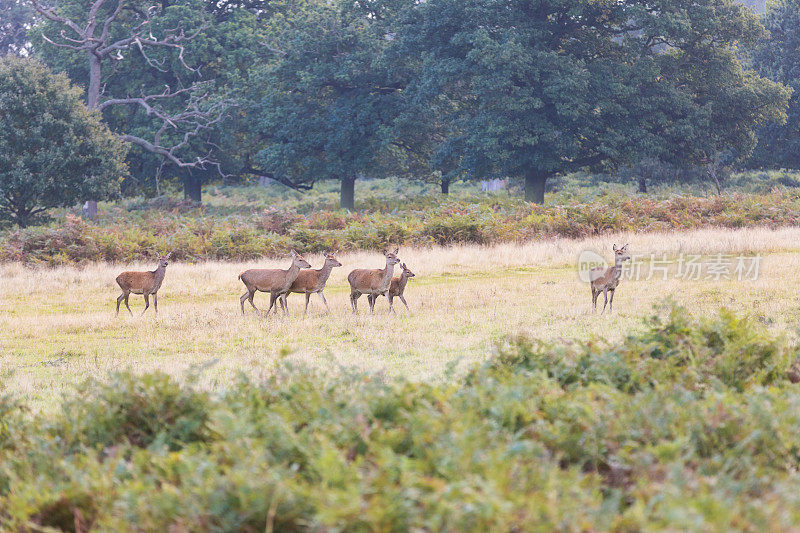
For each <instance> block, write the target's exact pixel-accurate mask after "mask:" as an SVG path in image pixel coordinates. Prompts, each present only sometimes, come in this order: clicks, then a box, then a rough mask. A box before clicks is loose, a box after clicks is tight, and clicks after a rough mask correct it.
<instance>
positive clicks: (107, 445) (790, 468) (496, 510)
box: [0, 308, 800, 531]
mask: <svg viewBox="0 0 800 533" xmlns="http://www.w3.org/2000/svg"><path fill="white" fill-rule="evenodd" d="M796 352H797V346H796V345H795V344H794V343H790V342H789V341H787V340H786V339H783V338H776V337H773V336H771V335H770V334H769V333H768V332H767V331H766V330H765V329H764V328H763V327H761V326H759V325H758V324H757V323H756V322H753V321H751V320H749V319H747V318H742V317H737V316H735V315H733V314H732V313H730V312H728V311H723V312H722V313H720V315H719V316H718V317H715V318H712V319H707V318H697V317H694V316H692V315H690V314H689V313H687V312H686V311H685V310H683V309H680V308H668V309H666V310H665V311H663V312H661V313H658V314H657V315H656V316H655V317H654V318H652V319H650V320H648V321H647V322H646V324H645V327H644V329H643V330H642V331H641V332H639V333H635V334H631V335H629V336H628V337H626V338H625V339H624V340H622V341H620V342H618V343H613V344H610V343H608V342H605V341H603V340H601V339H596V340H594V341H592V342H590V343H588V344H583V345H577V344H574V343H569V342H560V343H540V342H535V341H532V340H530V339H524V338H518V339H511V340H509V341H508V342H507V343H506V344H505V345H504V346H502V347H501V348H500V349H499V350H498V353H497V355H496V356H495V357H493V358H492V359H491V360H489V361H488V362H487V363H485V364H482V365H479V366H476V367H474V368H473V369H472V370H471V371H470V372H469V373H468V375H467V376H466V379H455V380H450V381H446V382H439V383H411V382H407V381H405V380H403V379H399V378H386V377H383V376H378V375H370V374H363V373H360V372H356V371H347V370H345V371H343V372H342V373H339V374H329V373H325V372H322V371H318V370H311V369H308V368H304V367H302V366H300V367H293V366H291V365H289V364H285V365H283V366H280V367H279V368H278V369H277V370H276V371H275V373H274V374H272V375H270V376H267V377H263V378H259V379H249V378H242V379H241V380H240V381H238V382H236V383H233V384H231V385H229V386H228V388H227V389H225V390H222V391H220V392H218V393H216V394H211V393H205V392H200V391H198V390H196V389H195V388H194V386H193V385H191V384H189V385H178V384H177V383H176V382H175V381H173V380H171V379H169V378H167V377H166V376H164V375H160V374H156V375H144V376H138V377H134V376H132V375H128V374H118V375H115V376H113V377H112V379H111V381H110V382H108V383H105V382H103V383H101V382H94V381H89V382H86V383H84V384H83V385H82V386H80V387H78V388H77V389H76V390H75V392H74V393H73V394H72V395H70V396H69V397H68V398H66V399H65V402H64V408H63V409H62V411H60V412H57V413H52V414H43V415H35V416H34V415H31V416H29V417H28V419H27V420H26V421H25V423H18V422H13V423H11V424H8V425H7V426H6V428H7V430H6V432H5V433H4V434H3V435H4V436H3V437H2V438H3V439H5V440H4V442H5V443H6V444H5V445H4V446H0V525H2V528H3V529H4V530H27V529H30V528H31V527H32V526H36V527H38V528H45V527H50V528H57V529H61V530H64V531H76V530H84V531H85V530H88V529H89V528H93V529H97V530H101V531H102V530H126V531H142V530H147V531H150V530H159V531H165V530H170V529H172V530H188V529H191V530H199V531H212V530H214V531H219V530H225V531H232V530H236V531H261V530H264V529H270V528H272V529H273V530H281V531H300V530H347V531H352V530H403V531H405V530H436V531H442V530H444V531H466V530H474V531H485V530H514V531H522V530H524V531H551V530H565V531H580V530H604V531H605V530H614V531H639V530H651V529H670V530H677V529H680V530H684V529H687V530H730V529H737V530H738V529H743V530H785V529H788V528H791V527H792V526H793V524H796V523H797V521H798V519H800V511H798V509H799V508H800V507H798V503H800V497H798V494H800V491H799V490H798V489H800V474H798V466H800V438H799V437H798V435H797V427H798V425H799V424H800V392H798V391H797V389H796V385H793V384H792V382H791V381H790V379H789V378H787V376H786V375H785V370H786V369H787V368H788V362H789V361H792V360H795V359H796ZM0 405H7V406H10V405H11V404H0ZM9 409H10V411H9ZM15 409H16V407H14V408H10V407H9V408H8V409H6V410H5V411H2V410H0V420H4V421H5V420H8V419H7V418H6V413H10V412H18V411H16V410H15ZM14 416H16V415H14ZM12 418H13V417H12ZM14 420H17V419H14Z"/></svg>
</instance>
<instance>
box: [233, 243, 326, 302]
mask: <svg viewBox="0 0 800 533" xmlns="http://www.w3.org/2000/svg"><path fill="white" fill-rule="evenodd" d="M301 268H311V265H309V264H308V261H306V260H305V259H303V257H302V256H301V255H300V254H298V253H297V252H295V251H294V250H292V264H291V266H290V267H289V268H288V269H286V270H283V269H280V268H251V269H250V270H245V271H244V272H242V273H241V274H239V279H240V280H242V283H244V286H245V287H247V292H246V293H244V294H243V295H242V297H241V298H239V301H240V303H241V304H242V315H244V301H245V300H249V301H250V305H252V306H253V309H255V310H256V311H258V307H256V304H254V303H253V296H255V294H256V291H261V292H268V293H269V309H267V314H266V315H265V316H269V313H270V311H272V308H273V306H274V307H275V314H278V306H276V305H275V301H276V300H277V299H278V298H279V297H280V296H281V295H283V294H285V293H286V292H287V291H288V290H289V287H291V286H292V283H294V280H295V279H297V276H298V274H300V269H301ZM259 312H260V311H259ZM284 313H286V309H284Z"/></svg>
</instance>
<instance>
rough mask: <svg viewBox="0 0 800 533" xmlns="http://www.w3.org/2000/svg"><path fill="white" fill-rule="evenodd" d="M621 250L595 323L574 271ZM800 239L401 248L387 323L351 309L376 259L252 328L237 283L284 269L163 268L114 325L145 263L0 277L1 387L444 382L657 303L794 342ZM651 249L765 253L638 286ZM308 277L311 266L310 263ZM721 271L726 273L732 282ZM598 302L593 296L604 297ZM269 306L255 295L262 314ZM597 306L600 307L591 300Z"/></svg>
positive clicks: (760, 232)
mask: <svg viewBox="0 0 800 533" xmlns="http://www.w3.org/2000/svg"><path fill="white" fill-rule="evenodd" d="M615 242H616V243H622V242H630V250H631V252H632V253H634V254H641V256H642V257H641V258H640V259H642V260H643V261H644V262H643V263H642V265H643V266H642V275H641V277H642V278H643V279H640V280H633V281H628V280H623V281H622V283H621V285H620V288H619V289H618V291H617V296H616V298H615V302H614V303H615V309H614V313H613V314H605V315H602V316H601V315H600V314H599V313H598V314H593V313H592V312H591V308H590V292H589V288H588V286H587V284H585V283H582V282H581V281H580V280H579V279H578V276H577V272H576V261H577V257H578V255H579V253H580V252H581V251H582V250H585V249H592V250H597V251H599V252H601V253H602V254H603V255H604V256H605V257H606V258H609V259H610V257H611V245H612V243H615ZM798 243H800V228H791V229H778V230H770V229H744V230H698V231H691V232H682V233H667V234H635V235H634V234H622V235H609V236H604V237H598V238H592V239H584V240H568V239H558V240H549V241H543V242H537V243H531V244H525V245H513V244H505V245H498V246H492V247H479V246H455V247H449V248H438V247H435V248H417V249H411V248H403V249H401V250H400V257H401V259H402V260H403V261H405V262H406V263H407V264H408V265H409V267H410V268H411V269H412V270H413V271H414V272H415V273H416V274H417V277H415V278H414V279H412V280H410V281H409V284H408V287H407V289H406V298H407V300H408V302H409V304H410V305H411V313H409V312H407V311H406V310H405V308H403V307H402V304H400V303H399V302H398V301H396V304H397V305H396V307H397V311H398V313H397V315H396V316H395V315H388V314H387V309H388V305H387V302H386V300H385V299H382V300H381V301H379V303H378V304H377V313H376V314H375V315H374V316H370V315H368V313H367V310H368V308H367V302H366V298H363V297H362V298H361V300H360V302H359V303H360V308H361V313H360V314H359V315H358V316H354V315H352V314H351V312H350V310H349V302H348V294H349V290H348V286H347V282H346V276H347V273H348V272H349V271H350V270H351V269H353V268H359V267H380V266H382V259H383V258H382V256H380V254H376V253H371V252H358V253H347V254H342V255H341V256H340V257H339V259H340V260H341V262H342V263H343V264H344V267H342V268H338V269H335V270H334V273H333V275H332V276H331V279H330V280H329V282H328V288H327V289H326V291H325V292H326V295H327V298H328V302H329V304H330V307H331V310H332V313H331V315H330V316H325V315H324V314H323V312H322V310H323V308H322V304H321V302H320V301H319V300H318V299H317V297H316V296H314V297H312V302H311V305H310V307H309V314H308V316H307V317H306V318H305V319H304V318H302V300H303V297H302V296H301V295H293V296H292V297H291V298H290V300H289V304H290V309H291V315H290V316H289V317H285V318H284V317H274V316H273V317H270V318H268V319H264V318H260V317H257V316H256V315H255V313H254V312H253V310H252V309H249V306H248V308H247V309H246V316H245V317H244V318H243V317H242V316H241V314H240V311H239V296H240V295H241V294H242V293H243V292H244V291H243V286H242V284H241V282H240V281H238V280H237V275H238V274H239V272H241V271H242V270H244V269H246V268H251V267H254V266H263V267H270V266H280V267H283V268H285V267H286V266H287V265H288V260H283V261H269V260H263V261H258V262H248V263H226V262H208V263H199V264H188V263H180V262H174V263H172V264H170V266H169V267H168V269H167V275H166V279H165V281H164V284H163V286H162V288H161V290H160V292H159V304H160V306H159V308H160V313H159V315H158V317H157V318H156V317H155V315H154V314H153V310H152V306H151V309H150V310H149V311H148V314H147V315H145V316H138V312H140V311H141V309H142V308H143V305H144V304H143V301H142V299H141V297H138V296H133V295H132V296H131V303H132V308H133V310H134V313H135V315H136V316H134V317H129V316H127V314H123V313H120V316H119V317H118V318H117V317H115V316H114V305H115V299H116V297H117V296H118V294H119V290H118V288H117V287H116V284H115V282H114V278H115V277H116V275H117V274H118V273H119V272H120V271H122V270H126V269H152V268H154V266H155V265H150V264H139V265H124V266H123V265H109V264H92V265H88V266H85V267H82V268H76V267H59V268H52V269H51V268H40V269H31V268H26V267H23V266H21V265H19V264H6V265H3V266H2V267H0V346H2V354H1V355H0V369H2V376H0V379H2V380H3V381H4V382H5V386H6V389H7V390H9V391H11V392H13V393H18V394H19V395H20V396H21V397H22V398H24V399H26V400H27V401H28V402H29V403H30V405H32V406H34V408H37V409H45V410H46V409H50V408H52V407H53V406H54V405H57V404H58V401H57V400H58V399H59V398H60V396H61V393H62V392H63V391H64V390H65V389H66V388H68V387H70V385H71V384H74V383H76V382H79V381H82V380H83V379H85V378H87V377H97V378H101V379H103V378H105V377H106V376H107V375H108V373H109V372H110V371H115V370H132V371H134V372H137V373H140V372H147V371H154V370H162V371H165V372H167V373H169V374H172V375H174V376H178V377H183V376H185V375H186V374H187V372H191V371H192V369H193V368H194V369H197V370H199V371H200V383H201V385H202V386H203V387H207V388H211V389H217V388H224V387H226V386H228V385H229V384H230V383H231V382H232V380H233V379H234V378H235V377H236V376H237V375H239V374H240V373H245V374H249V375H255V376H258V375H261V374H265V373H269V372H270V371H271V369H272V368H274V365H275V364H276V362H277V361H278V360H280V359H281V358H282V357H288V358H290V359H297V360H302V361H305V362H309V363H311V364H312V365H313V366H315V367H321V368H325V369H334V370H335V369H336V368H337V366H339V365H343V366H355V367H357V368H360V369H367V370H371V371H385V372H386V373H387V374H389V375H400V376H404V377H408V378H410V379H413V380H433V381H436V380H440V379H442V378H443V377H444V376H446V375H447V371H448V369H449V368H451V366H453V365H455V367H456V369H463V368H465V365H467V364H468V363H472V362H474V361H479V360H484V359H486V358H487V357H489V356H491V355H492V353H493V351H494V348H495V347H496V346H497V344H498V343H502V342H504V341H505V340H506V339H508V338H509V336H514V335H516V334H526V335H529V336H531V337H533V338H536V339H559V338H564V339H570V340H576V341H582V340H587V339H591V338H595V337H602V338H605V339H608V340H611V341H613V340H618V339H620V338H621V337H622V336H623V335H625V334H627V333H629V332H631V331H635V330H636V328H639V327H641V325H642V319H643V318H645V317H647V316H649V315H651V314H652V312H653V307H654V306H656V305H659V304H661V303H663V302H665V301H666V300H667V299H671V300H674V301H675V302H677V303H678V304H681V305H683V306H686V307H687V308H688V309H690V310H692V311H694V312H696V313H698V314H700V315H708V314H713V313H716V312H717V310H718V309H719V308H720V307H729V308H731V309H733V310H735V311H737V312H739V313H744V314H745V315H750V316H752V317H754V318H756V319H758V320H760V321H761V322H763V323H765V324H767V326H768V327H769V328H770V329H771V330H774V331H776V332H785V333H786V334H787V335H789V336H794V335H795V333H794V332H795V329H796V328H797V327H798V325H800V309H798V306H797V296H796V272H797V271H798V270H800V244H798ZM650 254H655V257H657V258H661V257H662V254H667V256H668V257H669V258H672V259H677V258H678V257H679V256H680V254H702V256H703V260H705V261H710V260H713V258H714V257H715V256H716V255H717V254H725V255H726V256H739V255H744V256H747V257H748V258H752V257H753V256H755V255H758V256H760V257H761V260H760V267H759V276H758V279H756V280H743V281H739V280H737V279H735V276H732V277H734V279H730V280H726V279H721V280H714V279H704V278H705V277H706V275H705V273H703V275H702V276H701V279H699V280H686V279H679V278H677V277H676V276H675V268H676V265H674V264H673V265H672V267H670V268H671V269H672V270H671V272H670V274H669V275H668V276H667V278H668V279H666V280H662V279H660V278H661V274H658V275H657V276H655V277H654V278H653V279H650V280H646V279H644V278H647V272H648V269H649V266H648V264H649V260H650ZM307 259H309V260H310V262H311V263H312V266H314V267H318V266H319V265H320V264H321V258H320V257H319V256H311V255H309V256H307ZM731 274H733V273H732V272H731ZM601 301H602V296H601ZM267 302H268V298H267V297H266V295H264V294H263V293H259V294H258V295H257V296H256V305H258V306H259V307H262V308H265V307H266V304H267ZM601 303H602V302H601Z"/></svg>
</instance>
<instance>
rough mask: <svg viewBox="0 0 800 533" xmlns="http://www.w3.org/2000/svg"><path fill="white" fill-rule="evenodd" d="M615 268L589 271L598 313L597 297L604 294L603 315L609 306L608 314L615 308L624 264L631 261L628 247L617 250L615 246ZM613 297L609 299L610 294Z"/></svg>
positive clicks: (599, 267) (600, 267) (594, 309)
mask: <svg viewBox="0 0 800 533" xmlns="http://www.w3.org/2000/svg"><path fill="white" fill-rule="evenodd" d="M613 249H614V266H613V267H602V266H597V267H594V268H593V269H591V270H590V271H589V279H590V280H591V282H590V285H591V288H592V309H593V311H597V297H598V296H599V295H600V293H601V292H602V293H603V298H604V299H605V301H604V302H603V310H602V311H601V312H600V314H601V315H602V314H603V313H604V312H605V310H606V305H608V312H609V313H611V312H612V311H613V308H614V291H615V290H617V285H619V278H620V276H621V275H622V263H624V262H625V261H628V260H630V258H631V256H630V255H628V245H627V244H626V245H625V246H623V247H622V248H617V245H616V244H614V247H613ZM608 293H611V296H610V297H609V294H608Z"/></svg>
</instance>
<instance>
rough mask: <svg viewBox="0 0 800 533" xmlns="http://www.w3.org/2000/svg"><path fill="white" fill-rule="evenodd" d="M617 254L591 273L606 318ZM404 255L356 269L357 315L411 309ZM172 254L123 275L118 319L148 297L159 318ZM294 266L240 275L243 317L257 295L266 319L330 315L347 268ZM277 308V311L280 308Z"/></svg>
mask: <svg viewBox="0 0 800 533" xmlns="http://www.w3.org/2000/svg"><path fill="white" fill-rule="evenodd" d="M613 250H614V266H612V267H602V266H598V267H594V268H592V269H591V271H590V287H591V289H592V308H593V310H595V311H596V310H597V298H598V296H599V295H600V293H603V298H604V299H605V302H604V303H603V310H602V311H601V313H603V312H605V310H606V305H608V308H609V311H612V310H613V306H614V291H615V290H616V289H617V286H618V285H619V280H620V276H621V274H622V265H623V263H624V262H625V261H627V260H629V259H630V258H631V256H630V255H628V245H627V244H626V245H625V246H623V247H622V248H617V245H616V244H615V245H614V247H613ZM399 251H400V250H399V249H398V248H395V250H394V251H393V252H389V251H388V250H384V251H383V255H384V257H385V258H386V266H385V267H383V268H357V269H355V270H353V271H352V272H350V274H349V275H348V276H347V281H348V283H349V284H350V305H351V307H352V309H353V313H358V299H359V298H360V297H361V295H362V294H366V295H367V302H368V303H369V310H370V313H374V312H375V302H376V301H377V300H378V297H379V296H381V295H383V296H386V299H387V300H388V301H389V312H390V313H394V312H395V310H394V306H393V302H394V298H395V297H397V298H400V301H401V302H403V305H405V306H406V309H409V307H408V303H407V302H406V299H405V297H404V296H403V292H404V291H405V288H406V284H407V283H408V279H409V278H413V277H414V273H413V272H411V270H410V269H409V268H408V267H407V266H406V264H405V263H403V262H402V261H400V258H399V257H397V254H398V253H399ZM171 255H172V252H170V253H168V254H167V255H165V256H161V255H159V256H158V266H157V267H156V269H155V270H153V271H146V272H130V271H128V272H123V273H122V274H120V275H119V276H117V284H118V285H119V286H120V288H121V289H122V294H121V295H120V296H119V297H118V298H117V315H119V304H120V303H122V302H123V301H124V302H125V307H127V308H128V312H129V313H130V314H131V315H133V313H132V312H131V308H130V306H129V305H128V297H129V296H130V295H131V293H133V294H141V295H142V296H144V304H145V307H144V311H142V314H144V313H145V312H146V311H147V309H148V308H149V307H150V299H149V297H150V296H152V297H153V308H154V309H155V312H156V314H158V289H159V288H161V283H162V282H163V281H164V275H165V274H166V271H167V265H168V264H169V263H168V261H167V260H168V259H169V258H170V256H171ZM291 257H292V264H291V265H290V266H289V268H287V269H285V270H284V269H281V268H251V269H250V270H245V271H244V272H242V273H241V274H239V279H240V280H241V282H242V283H244V286H245V288H246V289H247V292H245V293H244V294H243V295H242V297H241V298H239V302H240V304H241V309H242V315H244V302H245V300H247V301H248V302H250V305H251V306H253V309H255V310H256V311H257V312H259V313H260V310H259V309H258V307H256V304H255V303H253V297H254V296H255V294H256V292H258V291H261V292H267V293H269V308H268V309H267V313H266V315H265V316H269V314H270V313H271V312H272V309H273V308H274V309H275V314H277V313H278V306H280V307H281V309H283V313H284V315H288V314H289V308H288V306H287V303H286V299H287V297H288V295H289V294H291V293H293V292H294V293H298V294H305V295H306V305H305V308H304V309H303V316H305V314H306V312H307V311H308V302H309V300H310V299H311V295H312V294H315V293H316V294H318V295H319V297H320V299H321V300H322V303H323V304H325V310H326V312H328V313H330V308H329V307H328V302H327V301H326V300H325V295H324V294H323V293H322V291H323V290H325V283H327V281H328V278H329V277H330V275H331V271H332V270H333V269H334V268H336V267H340V266H342V263H340V262H339V261H338V260H337V259H336V256H335V253H329V252H326V253H325V263H324V264H323V265H322V268H320V269H319V270H314V269H311V264H310V263H309V262H308V261H306V260H305V259H304V258H303V256H301V255H300V254H298V253H297V252H296V251H294V250H292V251H291ZM398 264H399V265H400V269H401V273H400V276H398V277H393V274H394V267H395V265H398ZM276 304H277V305H276Z"/></svg>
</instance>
